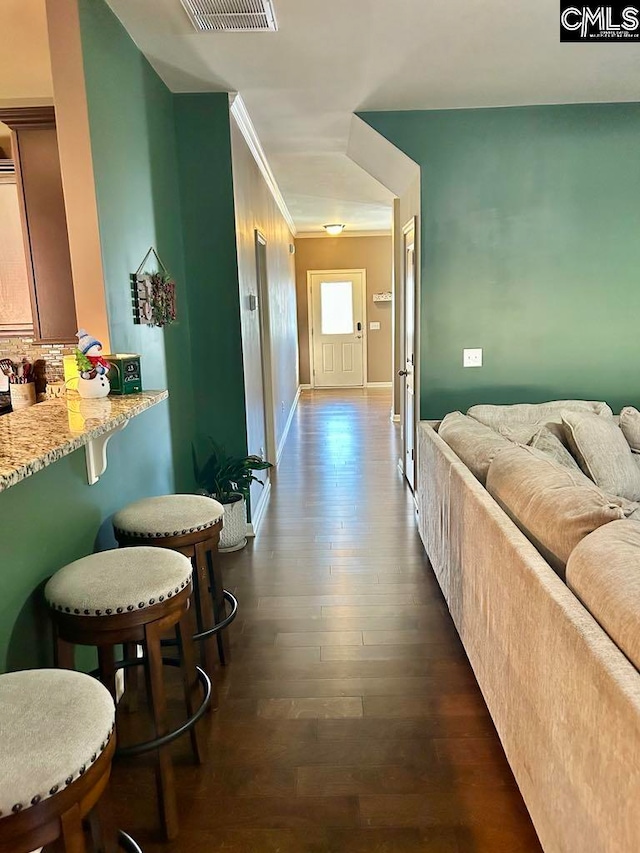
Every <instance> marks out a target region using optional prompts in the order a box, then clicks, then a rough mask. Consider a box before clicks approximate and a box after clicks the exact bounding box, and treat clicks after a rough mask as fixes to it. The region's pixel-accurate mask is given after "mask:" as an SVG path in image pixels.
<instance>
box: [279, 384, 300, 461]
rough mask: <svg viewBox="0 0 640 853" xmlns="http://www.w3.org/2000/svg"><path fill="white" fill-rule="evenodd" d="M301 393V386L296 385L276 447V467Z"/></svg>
mask: <svg viewBox="0 0 640 853" xmlns="http://www.w3.org/2000/svg"><path fill="white" fill-rule="evenodd" d="M301 391H302V386H301V385H298V390H297V392H296V396H295V398H294V400H293V403H292V404H291V411H290V412H289V417H288V418H287V422H286V424H285V425H284V431H283V433H282V438H281V439H280V444H279V445H278V450H277V451H276V465H277V464H278V463H279V462H280V457H281V456H282V451H283V450H284V445H285V442H286V440H287V436H288V435H289V429H290V428H291V421H292V420H293V416H294V414H295V412H296V406H297V405H298V400H299V399H300V392H301Z"/></svg>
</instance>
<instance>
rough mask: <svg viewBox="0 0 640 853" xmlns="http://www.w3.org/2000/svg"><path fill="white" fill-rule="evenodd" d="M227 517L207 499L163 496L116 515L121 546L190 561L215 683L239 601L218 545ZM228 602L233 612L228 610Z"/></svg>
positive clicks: (200, 630) (205, 660)
mask: <svg viewBox="0 0 640 853" xmlns="http://www.w3.org/2000/svg"><path fill="white" fill-rule="evenodd" d="M223 516H224V507H223V506H222V504H220V503H218V502H217V501H215V500H213V499H212V498H207V497H205V496H203V495H161V496H160V497H155V498H144V499H143V500H140V501H136V502H135V503H132V504H129V505H128V506H126V507H125V508H124V509H121V510H120V511H119V512H117V513H116V514H115V515H114V517H113V529H114V533H115V537H116V539H117V541H118V543H119V545H120V546H123V547H125V546H126V547H128V546H132V545H152V546H154V547H156V548H171V549H172V550H175V551H180V553H181V554H184V555H185V556H187V557H189V558H190V560H191V562H192V564H193V579H194V587H195V599H196V605H197V614H196V615H197V625H198V632H197V634H196V635H195V639H196V640H199V641H200V642H201V643H202V661H203V666H204V668H205V670H206V672H207V674H208V675H209V677H210V678H211V679H212V680H213V678H214V670H215V648H214V642H215V640H217V644H218V656H219V660H220V663H221V664H223V665H226V664H228V663H229V662H230V660H231V658H230V652H229V638H228V636H227V632H226V631H225V630H224V629H225V628H226V627H227V626H228V625H229V624H231V622H232V621H233V620H234V619H235V616H236V613H237V610H238V602H237V601H236V599H235V597H234V596H233V595H232V594H231V593H230V592H228V591H227V590H225V589H224V588H223V585H222V572H221V569H220V560H219V555H218V543H219V541H220V532H221V531H222V523H223ZM226 603H228V604H229V605H230V612H229V613H228V614H227V612H226Z"/></svg>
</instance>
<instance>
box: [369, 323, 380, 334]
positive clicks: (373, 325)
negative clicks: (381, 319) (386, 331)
mask: <svg viewBox="0 0 640 853" xmlns="http://www.w3.org/2000/svg"><path fill="white" fill-rule="evenodd" d="M369 328H370V329H371V331H372V332H377V331H378V329H379V328H380V323H377V322H373V323H369Z"/></svg>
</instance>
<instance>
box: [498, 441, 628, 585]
mask: <svg viewBox="0 0 640 853" xmlns="http://www.w3.org/2000/svg"><path fill="white" fill-rule="evenodd" d="M487 491H488V492H489V494H490V495H491V496H492V497H493V498H494V499H495V500H496V502H497V503H498V504H499V505H500V506H501V507H502V509H503V510H504V511H505V512H506V513H507V515H508V516H509V517H510V518H511V519H512V521H513V522H514V523H515V524H516V525H517V526H518V527H519V528H520V530H522V532H523V533H524V534H525V536H526V537H527V538H528V539H530V540H531V542H532V543H533V544H534V545H535V547H536V548H537V549H538V551H540V553H541V554H542V556H543V557H544V558H545V560H546V561H547V562H548V563H549V565H550V566H551V567H552V568H553V569H555V571H556V572H557V573H558V574H559V575H560V577H562V578H563V579H564V570H565V566H566V563H567V560H568V559H569V555H570V554H571V552H572V551H573V549H574V548H575V546H576V545H577V544H578V542H580V541H581V540H582V539H584V537H585V536H587V535H588V534H589V533H591V531H593V530H595V529H596V528H598V527H601V526H602V525H603V524H608V523H609V522H610V521H616V520H617V519H622V518H625V516H626V515H628V514H629V513H630V512H631V511H633V509H634V507H635V505H634V504H629V502H628V501H625V500H624V499H622V498H616V497H611V496H609V495H605V494H604V493H603V492H602V491H601V490H600V489H599V488H598V487H597V486H596V485H594V483H592V481H591V480H589V479H588V477H585V475H584V474H583V473H582V471H580V470H579V469H578V468H576V469H574V470H570V469H569V468H565V467H563V466H562V465H558V463H557V462H554V461H553V460H552V459H550V458H549V457H548V456H547V455H546V454H545V453H541V452H540V451H539V450H535V449H534V448H532V447H521V446H513V445H512V446H511V447H510V448H509V449H508V450H503V451H502V452H501V453H499V454H498V455H497V456H496V458H495V459H494V460H493V462H492V463H491V466H490V468H489V475H488V477H487Z"/></svg>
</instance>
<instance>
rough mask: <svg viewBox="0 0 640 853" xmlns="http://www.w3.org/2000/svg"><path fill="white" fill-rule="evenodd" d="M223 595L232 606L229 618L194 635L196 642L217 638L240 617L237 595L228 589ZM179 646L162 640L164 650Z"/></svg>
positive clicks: (172, 641)
mask: <svg viewBox="0 0 640 853" xmlns="http://www.w3.org/2000/svg"><path fill="white" fill-rule="evenodd" d="M222 594H223V595H224V600H225V601H226V602H227V604H230V605H231V610H230V611H229V613H228V614H227V616H225V617H224V619H223V620H222V622H218V623H216V624H215V625H214V626H213V628H207V630H206V631H200V632H199V633H198V634H194V635H193V639H194V640H195V641H196V642H200V641H201V640H208V639H209V637H215V635H216V634H219V633H220V631H222V630H224V629H225V628H227V627H228V626H229V625H231V623H232V622H233V620H234V619H235V618H236V616H237V615H238V599H237V598H236V597H235V595H234V594H233V593H232V592H229V590H227V589H225V590H223V591H222ZM177 645H178V641H177V640H170V639H166V640H162V647H163V648H169V647H170V646H177Z"/></svg>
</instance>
